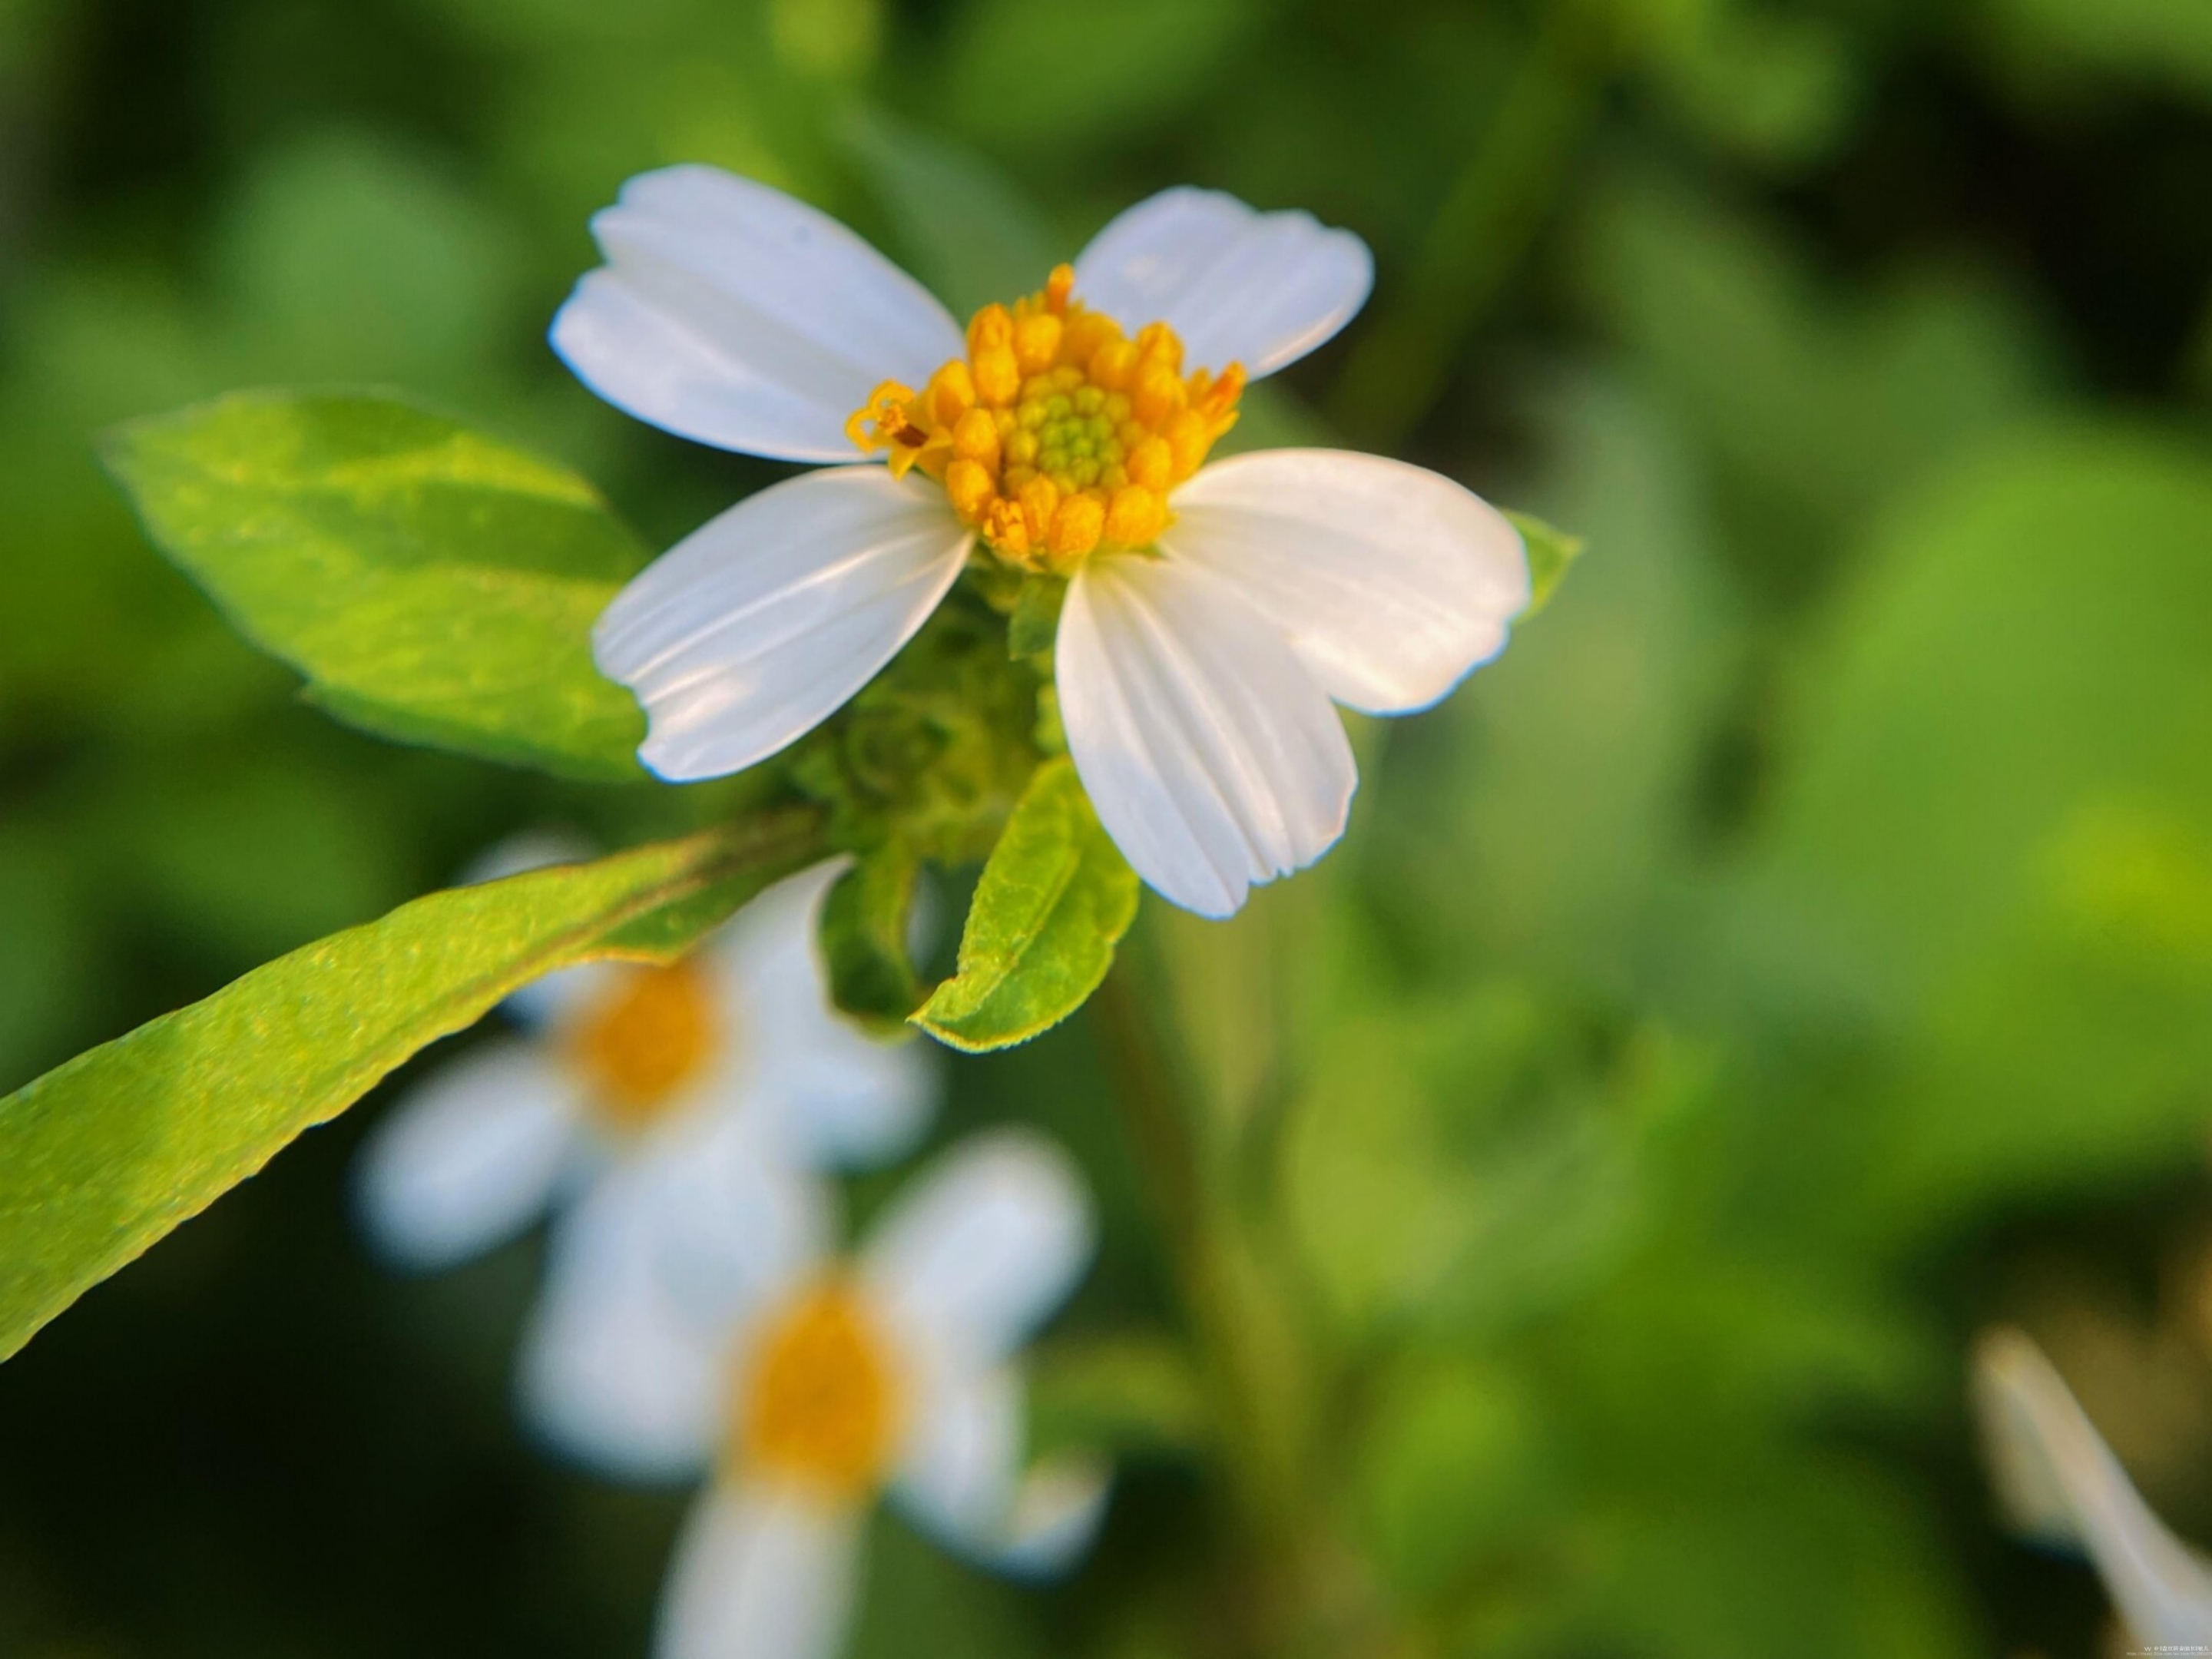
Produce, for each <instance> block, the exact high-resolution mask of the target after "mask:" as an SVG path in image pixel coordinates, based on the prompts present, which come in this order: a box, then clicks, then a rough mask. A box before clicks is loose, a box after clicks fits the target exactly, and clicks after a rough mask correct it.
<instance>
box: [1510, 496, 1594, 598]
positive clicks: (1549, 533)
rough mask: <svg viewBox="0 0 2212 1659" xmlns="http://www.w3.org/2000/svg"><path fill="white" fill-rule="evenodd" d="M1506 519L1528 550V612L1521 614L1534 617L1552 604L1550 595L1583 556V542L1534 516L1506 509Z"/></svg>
mask: <svg viewBox="0 0 2212 1659" xmlns="http://www.w3.org/2000/svg"><path fill="white" fill-rule="evenodd" d="M1505 516H1506V518H1507V519H1508V520H1510V522H1511V524H1512V526H1513V527H1514V528H1515V529H1516V530H1517V531H1519V532H1521V544H1522V546H1523V547H1524V548H1526V549H1527V550H1528V609H1527V610H1526V611H1522V613H1521V614H1522V616H1524V617H1533V616H1534V615H1535V614H1536V613H1537V612H1538V611H1541V610H1542V609H1543V608H1544V607H1545V606H1546V605H1549V604H1550V603H1551V602H1552V595H1553V593H1554V592H1557V591H1558V589H1559V584H1560V583H1561V582H1563V581H1565V580H1566V576H1567V567H1568V566H1569V565H1571V564H1572V563H1573V562H1575V561H1576V560H1577V559H1579V558H1580V557H1582V556H1583V538H1581V537H1579V536H1570V535H1568V534H1567V533H1566V532H1565V531H1563V530H1556V529H1554V528H1553V526H1550V525H1548V524H1546V523H1545V522H1544V521H1543V520H1541V519H1540V518H1538V517H1536V515H1535V514H1534V513H1516V512H1514V511H1513V510H1512V509H1511V508H1510V507H1508V508H1506V509H1505Z"/></svg>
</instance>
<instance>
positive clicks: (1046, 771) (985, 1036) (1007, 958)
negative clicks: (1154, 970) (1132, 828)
mask: <svg viewBox="0 0 2212 1659" xmlns="http://www.w3.org/2000/svg"><path fill="white" fill-rule="evenodd" d="M1136 914H1137V875H1136V872H1134V871H1133V870H1132V869H1130V868H1129V866H1128V864H1127V860H1124V859H1123V858H1122V857H1121V852H1120V850H1119V849H1118V848H1115V845H1114V843H1113V842H1112V840H1111V839H1110V838H1109V836H1107V834H1106V831H1105V830H1104V829H1103V828H1101V827H1100V825H1099V823H1098V815H1097V813H1096V812H1094V811H1091V800H1090V798H1089V797H1088V796H1087V795H1085V793H1083V785H1082V782H1081V781H1080V780H1079V779H1078V778H1077V777H1076V775H1075V767H1074V765H1073V763H1071V762H1069V761H1068V760H1066V759H1065V758H1060V759H1055V760H1049V761H1047V762H1045V763H1043V764H1042V765H1041V766H1039V767H1038V768H1037V769H1036V774H1035V775H1033V776H1032V777H1031V778H1030V785H1029V787H1028V788H1027V789H1025V790H1024V791H1023V793H1022V798H1021V800H1020V802H1019V804H1018V805H1016V806H1015V808H1014V812H1013V816H1012V817H1011V818H1009V819H1008V820H1007V821H1006V832H1005V833H1004V834H1003V835H1001V836H1000V837H999V844H998V846H997V847H996V848H993V849H992V853H991V857H990V860H989V862H987V864H985V865H984V866H983V878H982V879H981V881H980V882H978V883H977V884H976V886H975V902H973V903H972V904H971V905H970V906H969V910H968V922H967V926H966V927H964V928H963V930H962V932H961V935H960V957H959V971H958V972H957V973H956V974H955V975H953V977H952V978H951V979H949V980H947V981H945V983H944V984H942V985H940V986H939V987H937V990H936V991H935V993H934V994H933V995H932V996H931V997H930V999H929V1000H928V1001H927V1003H925V1004H924V1005H923V1006H922V1008H921V1012H919V1013H917V1014H915V1016H914V1020H915V1024H917V1025H920V1026H921V1028H922V1029H923V1030H926V1031H927V1032H928V1033H929V1034H930V1035H931V1036H934V1037H937V1038H938V1039H939V1040H940V1041H942V1042H948V1043H950V1044H951V1045H952V1046H953V1047H954V1048H965V1049H968V1050H969V1051H970V1052H975V1053H981V1052H983V1051H986V1050H988V1049H992V1048H1007V1047H1009V1046H1011V1045H1012V1044H1014V1043H1017V1042H1027V1041H1028V1040H1029V1039H1030V1037H1033V1036H1036V1035H1037V1033H1038V1032H1040V1031H1042V1030H1048V1028H1050V1027H1052V1026H1054V1025H1056V1024H1059V1023H1060V1021H1061V1020H1063V1019H1065V1018H1067V1017H1068V1016H1069V1015H1070V1014H1072V1013H1073V1012H1075V1011H1076V1010H1077V1009H1078V1008H1079V1007H1081V1006H1083V1003H1084V1000H1085V998H1087V997H1088V996H1089V995H1090V994H1091V992H1092V991H1094V990H1096V989H1097V987H1098V981H1100V980H1102V979H1103V978H1105V977H1106V970H1107V969H1108V968H1109V967H1111V966H1112V965H1113V962H1114V946H1115V945H1116V944H1117V943H1118V942H1119V941H1120V939H1121V935H1122V934H1123V933H1127V931H1128V927H1129V923H1130V922H1131V921H1133V920H1134V919H1135V917H1136Z"/></svg>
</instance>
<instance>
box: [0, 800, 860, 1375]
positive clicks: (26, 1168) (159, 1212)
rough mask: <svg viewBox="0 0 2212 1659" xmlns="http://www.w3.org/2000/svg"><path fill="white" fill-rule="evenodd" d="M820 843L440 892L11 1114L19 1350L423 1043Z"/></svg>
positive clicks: (544, 873)
mask: <svg viewBox="0 0 2212 1659" xmlns="http://www.w3.org/2000/svg"><path fill="white" fill-rule="evenodd" d="M819 836H820V831H819V818H818V816H817V814H815V813H813V812H812V811H806V810H800V811H786V812H781V813H778V814H775V815H771V816H769V817H762V818H758V819H756V820H753V821H751V822H750V823H744V824H739V825H735V826H732V827H730V828H727V829H716V830H711V831H708V832H707V833H705V834H702V835H698V836H691V837H690V838H688V839H686V840H684V841H678V842H664V843H661V844H659V845H657V846H652V847H646V848H639V849H638V850H636V851H635V852H629V853H623V854H617V856H615V857H613V858H609V859H603V860H599V861H598V862H597V863H592V864H578V865H565V866H559V867H557V868H555V869H550V870H541V871H535V872H531V873H529V874H526V875H520V876H515V877H512V878H508V879H507V880H505V881H498V882H491V883H487V884H483V885H482V886H475V887H462V888H456V889H454V890H452V891H450V892H443V893H433V894H431V895H430V896H428V897H427V898H421V899H417V900H416V901H415V902H413V903H411V904H406V905H403V906H401V907H400V908H398V909H397V910H395V911H393V912H392V914H391V915H387V916H386V917H384V918H383V919H382V920H381V921H373V922H370V923H368V924H367V925H366V926H364V927H354V928H349V929H348V930H347V931H346V932H344V933H336V934H333V935H331V937H330V938H329V939H324V940H322V941H320V942H319V943H318V944H314V945H307V946H306V947H305V948H303V949H301V950H298V951H293V952H292V953H291V954H290V955H289V956H285V957H278V958H277V959H276V961H275V962H272V963H268V964H267V965H266V966H264V967H261V968H257V969H254V970H253V972H252V973H250V974H248V975H246V976H245V977H244V978H242V979H240V980H238V981H234V983H232V984H230V985H228V986H227V987H224V988H223V989H222V990H220V991H218V992H216V994H214V995H213V996H211V997H209V998H207V999H206V1000H204V1001H201V1002H196V1003H194V1004H192V1005H191V1006H190V1007H187V1008H181V1009H179V1010H178V1011H177V1012H174V1013H172V1014H165V1015H163V1016H162V1017H161V1018H159V1019H155V1020H153V1021H150V1022H149V1023H148V1024H144V1025H142V1026H140V1027H139V1028H138V1029H137V1030H135V1031H132V1032H131V1033H130V1034H128V1035H127V1036H121V1037H118V1038H117V1039H116V1040H115V1041H113V1042H106V1043H103V1044H101V1045H100V1047H99V1048H94V1049H92V1050H90V1051H89V1052H88V1053H86V1054H80V1055H78V1056H77V1057H76V1059H75V1060H70V1062H69V1063H68V1064H66V1065H64V1066H60V1067H58V1068H57V1069H56V1070H54V1071H52V1072H49V1073H46V1076H44V1077H42V1078H40V1079H37V1080H36V1081H35V1082H33V1083H31V1084H29V1085H27V1086H26V1087H24V1088H22V1089H21V1090H18V1091H16V1092H15V1093H14V1094H12V1095H9V1096H8V1097H6V1098H5V1099H3V1100H0V1358H5V1357H6V1356H8V1355H9V1354H11V1353H13V1352H15V1350H17V1349H18V1348H20V1347H21V1346H22V1345H23V1344H24V1343H25V1342H26V1341H27V1340H29V1339H30V1337H31V1336H32V1334H33V1333H34V1332H36V1331H37V1330H38V1328H40V1326H41V1325H44V1324H45V1323H46V1322H47V1321H48V1320H50V1319H52V1318H53V1316H55V1315H56V1314H58V1313H59V1312H61V1310H63V1309H64V1308H66V1307H67V1306H69V1304H70V1303H71V1302H73V1301H74V1300H76V1297H78V1296H79V1295H80V1294H81V1293H82V1292H83V1291H85V1290H86V1289H87V1288H88V1286H90V1285H94V1284H96V1283H97V1282H99V1281H100V1279H105V1278H106V1276H107V1275H108V1274H110V1273H113V1272H114V1271H115V1270H116V1269H117V1268H118V1267H122V1266H123V1265H124V1264H125V1262H128V1261H131V1259H132V1258H133V1257H135V1256H137V1255H138V1254H139V1253H140V1252H141V1251H143V1250H144V1249H146V1247H147V1246H148V1245H149V1244H151V1243H154V1242H155V1240H156V1239H158V1238H160V1237H161V1236H162V1235H163V1234H165V1233H167V1232H168V1231H170V1230H171V1229H172V1228H173V1227H175V1226H176V1225H178V1224H179V1222H182V1221H184V1220H185V1219H186V1218H189V1217H191V1216H193V1215H195V1214H197V1213H198V1212H200V1211H201V1210H203V1209H204V1208H206V1207H207V1206H208V1205H210V1204H211V1203H212V1202H214V1201H215V1200H216V1199H217V1198H219V1197H221V1196H222V1194H224V1193H225V1192H227V1191H228V1190H229V1189H230V1188H233V1187H234V1186H236V1185H237V1184H238V1183H239V1182H241V1181H243V1180H245V1179H246V1177H247V1176H250V1175H252V1174H253V1173H254V1172H255V1171H256V1170H259V1169H260V1168H261V1167H262V1165H263V1164H266V1163H267V1162H268V1161H269V1160H270V1158H272V1157H274V1156H275V1155H276V1152H279V1151H280V1150H281V1149H282V1148H283V1146H285V1145H286V1143H288V1142H289V1141H290V1140H291V1139H292V1138H293V1137H294V1136H295V1135H297V1134H298V1133H300V1132H301V1130H303V1129H306V1128H307V1127H311V1126H312V1125H314V1124H317V1123H320V1122H323V1121H326V1120H327V1119H329V1118H331V1117H333V1116H335V1115H337V1113H339V1112H340V1111H343V1109H345V1108H346V1107H348V1106H349V1105H351V1104H352V1103H354V1102H355V1101H356V1100H358V1099H360V1098H361V1097H362V1095H364V1094H366V1093H367V1092H368V1091H369V1090H370V1089H371V1088H373V1087H374V1085H376V1083H377V1081H378V1080H379V1079H381V1078H382V1077H384V1076H385V1074H386V1073H388V1072H390V1071H391V1070H392V1068H393V1067H394V1066H398V1065H399V1064H400V1063H401V1062H402V1061H403V1060H406V1059H407V1058H408V1057H409V1056H410V1055H411V1054H414V1053H415V1052H416V1050H418V1049H420V1048H423V1047H424V1046H425V1045H427V1044H428V1043H430V1042H434V1041H435V1040H436V1039H437V1038H439V1037H441V1036H446V1035H447V1033H449V1032H453V1031H458V1030H461V1029H462V1028H463V1027H464V1026H466V1025H468V1024H471V1023H472V1022H474V1021H475V1020H476V1019H477V1018H480V1017H481V1016H482V1015H483V1013H484V1012H486V1011H487V1010H488V1009H489V1008H490V1007H491V1006H493V1005H494V1004H495V1003H496V1002H498V1001H499V1000H500V999H501V998H502V997H504V996H506V995H507V994H508V993H509V992H511V991H513V990H514V989H516V988H517V987H520V986H521V985H524V984H526V983H527V982H528V981H532V980H533V979H536V978H538V976H539V975H543V974H546V973H550V972H551V971H552V970H554V969H558V968H564V967H567V966H568V965H570V964H572V963H577V962H581V961H585V960H587V959H589V958H591V957H599V956H608V955H623V956H635V957H644V958H647V959H655V958H659V959H665V958H666V957H670V956H671V955H673V954H676V953H678V952H679V951H682V950H683V949H684V947H685V946H686V945H689V944H690V942H691V940H692V939H695V938H696V936H697V934H698V933H700V932H701V931H702V930H703V929H704V928H706V927H710V926H712V925H713V924H714V922H716V921H720V920H721V918H722V917H723V916H725V915H728V914H729V912H730V911H731V910H732V909H734V908H736V907H737V906H738V904H739V903H741V902H744V899H745V898H747V897H749V896H750V895H751V894H752V893H753V892H755V891H757V890H759V889H760V888H761V887H762V886H763V885H764V884H767V883H768V882H769V881H771V880H773V879H775V878H777V877H779V876H781V875H783V874H785V873H787V872H789V871H791V870H793V869H794V868H796V867H798V866H799V865H801V864H803V863H805V862H806V861H807V860H809V859H810V858H811V857H813V856H816V855H817V852H818V849H819Z"/></svg>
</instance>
